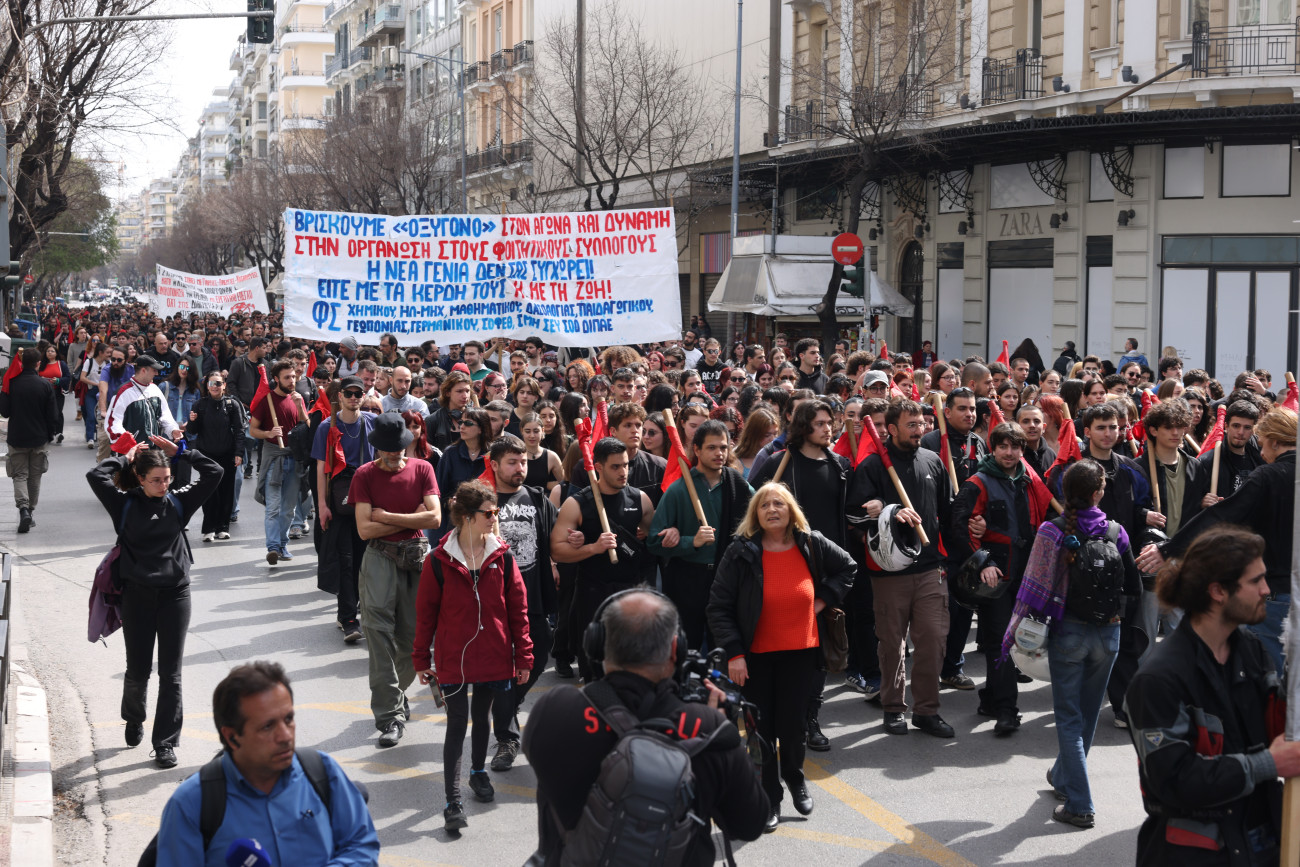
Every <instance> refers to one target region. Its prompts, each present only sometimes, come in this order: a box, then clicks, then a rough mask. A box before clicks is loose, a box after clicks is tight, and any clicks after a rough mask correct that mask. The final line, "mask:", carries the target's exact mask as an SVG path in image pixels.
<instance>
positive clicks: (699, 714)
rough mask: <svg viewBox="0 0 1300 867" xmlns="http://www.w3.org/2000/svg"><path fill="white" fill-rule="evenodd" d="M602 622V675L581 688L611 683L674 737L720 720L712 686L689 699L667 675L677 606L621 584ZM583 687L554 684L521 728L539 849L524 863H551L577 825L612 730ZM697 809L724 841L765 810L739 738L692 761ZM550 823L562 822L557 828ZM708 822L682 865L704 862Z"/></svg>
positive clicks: (750, 831)
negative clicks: (699, 698) (699, 700)
mask: <svg viewBox="0 0 1300 867" xmlns="http://www.w3.org/2000/svg"><path fill="white" fill-rule="evenodd" d="M600 622H601V624H603V626H604V628H605V636H606V637H605V660H604V666H605V678H604V679H603V680H599V681H597V682H596V683H594V684H591V685H589V686H588V687H586V690H591V691H593V692H595V691H600V690H603V689H604V688H606V687H612V688H613V690H612V691H613V692H614V693H615V694H616V696H617V700H618V701H619V702H621V703H622V704H623V706H624V707H626V708H628V709H629V710H630V711H632V713H633V714H635V715H636V716H637V717H638V718H639V719H643V720H645V719H651V718H666V719H669V720H672V721H674V722H676V723H677V730H676V735H677V736H678V737H681V738H683V739H687V738H689V737H697V736H698V737H706V736H707V735H708V734H709V733H710V732H712V731H713V730H714V729H716V728H717V727H718V726H720V725H723V724H724V722H725V719H724V717H723V715H722V714H721V713H720V712H719V711H717V710H716V709H715V708H716V703H717V702H716V699H717V698H719V697H720V693H719V692H718V691H716V690H710V693H711V698H710V701H709V704H708V706H706V705H702V704H688V703H686V702H685V701H683V700H682V699H681V698H680V697H679V695H678V692H677V684H676V683H675V682H674V680H673V673H674V671H675V668H676V663H677V658H678V654H679V653H685V650H686V649H685V648H682V647H678V646H677V634H678V632H679V626H678V618H677V609H676V607H675V606H674V605H673V603H672V602H671V601H670V600H669V599H668V598H667V597H665V596H662V595H660V594H658V593H656V592H654V591H652V590H639V589H638V590H629V591H626V592H624V593H622V594H620V595H619V596H618V597H617V598H615V599H613V600H611V601H610V602H609V604H608V605H607V606H606V608H605V611H604V614H603V615H602V617H601V619H600ZM586 690H579V689H577V688H576V687H567V686H562V687H557V688H556V689H553V690H551V691H550V692H548V693H546V694H545V695H543V696H542V697H541V700H540V701H538V703H537V707H536V708H535V709H534V710H533V712H532V714H531V716H530V718H529V721H528V726H527V728H525V729H524V754H525V755H526V756H527V757H528V762H529V764H531V765H532V767H533V771H534V772H535V773H536V774H537V824H538V847H537V855H536V856H534V858H535V860H533V861H532V862H530V863H533V864H558V863H559V862H560V857H561V854H562V853H563V851H564V836H565V834H566V833H567V832H568V831H570V830H572V829H573V828H574V826H576V825H577V823H578V818H579V817H580V816H581V815H582V811H583V807H584V806H585V804H586V802H587V795H588V792H589V790H590V789H591V787H592V784H593V783H594V782H595V781H596V778H597V776H598V775H599V773H600V765H601V761H602V760H603V759H604V758H605V755H606V754H607V753H609V752H610V751H611V750H612V749H613V748H614V746H615V744H616V743H617V740H618V739H617V736H616V735H615V734H614V732H613V731H611V730H610V729H609V728H607V727H606V726H604V725H602V724H601V722H600V717H599V715H598V713H597V711H596V708H595V706H594V705H593V703H592V699H590V698H589V697H588V694H587V692H586ZM692 768H693V770H694V773H695V779H696V801H695V803H696V810H695V812H696V813H697V814H698V815H700V816H701V817H707V818H708V819H711V820H713V821H714V822H717V823H718V827H719V828H720V829H721V830H722V832H723V833H724V834H725V835H726V836H727V837H728V838H731V839H738V840H755V839H757V838H758V836H759V834H761V833H762V831H763V822H764V819H766V818H767V814H768V802H767V796H766V795H764V793H763V789H762V787H761V786H760V785H759V781H758V777H757V775H756V774H755V773H754V768H753V766H752V765H751V764H750V760H749V756H748V754H747V753H746V751H745V747H744V744H743V743H742V742H741V741H740V740H739V739H738V738H733V739H731V740H730V741H728V740H727V739H725V738H722V737H720V738H719V740H718V741H716V742H715V745H714V746H712V747H711V748H710V749H706V750H704V751H703V752H701V753H699V754H698V755H697V756H696V757H695V758H694V759H692ZM557 820H558V823H560V824H562V825H563V827H562V828H561V827H557ZM709 828H710V826H709V824H708V823H707V822H706V823H705V824H703V825H701V826H700V827H699V829H698V831H697V832H696V835H695V840H694V842H693V844H692V846H691V848H690V849H689V850H688V851H687V853H686V857H685V858H684V859H683V861H682V863H683V864H699V865H709V864H712V863H713V862H714V856H715V853H714V850H713V844H712V841H711V840H710V839H709Z"/></svg>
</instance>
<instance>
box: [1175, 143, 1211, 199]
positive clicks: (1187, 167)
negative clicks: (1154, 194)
mask: <svg viewBox="0 0 1300 867" xmlns="http://www.w3.org/2000/svg"><path fill="white" fill-rule="evenodd" d="M1204 197H1205V148H1203V147H1200V146H1197V147H1191V148H1165V198H1166V199H1200V198H1204Z"/></svg>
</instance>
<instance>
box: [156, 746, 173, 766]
mask: <svg viewBox="0 0 1300 867" xmlns="http://www.w3.org/2000/svg"><path fill="white" fill-rule="evenodd" d="M153 763H154V764H155V765H157V766H158V767H160V768H162V769H163V770H164V771H165V770H167V769H168V768H174V767H176V751H175V750H174V749H172V748H171V747H169V746H161V747H154V749H153Z"/></svg>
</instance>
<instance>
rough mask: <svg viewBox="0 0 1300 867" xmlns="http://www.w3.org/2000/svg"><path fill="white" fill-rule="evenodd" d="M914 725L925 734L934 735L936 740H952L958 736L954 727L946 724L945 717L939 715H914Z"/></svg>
mask: <svg viewBox="0 0 1300 867" xmlns="http://www.w3.org/2000/svg"><path fill="white" fill-rule="evenodd" d="M912 725H914V726H916V727H917V728H919V729H920V730H921V731H923V732H925V733H926V734H927V735H934V736H935V737H936V738H951V737H955V736H956V734H957V733H956V732H954V731H953V730H952V726H950V725H948V723H946V722H944V720H943V717H941V716H939V715H938V714H937V713H935V714H929V715H923V714H917V713H914V714H912Z"/></svg>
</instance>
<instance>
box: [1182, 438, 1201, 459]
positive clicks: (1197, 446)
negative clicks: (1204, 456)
mask: <svg viewBox="0 0 1300 867" xmlns="http://www.w3.org/2000/svg"><path fill="white" fill-rule="evenodd" d="M1183 439H1185V440H1187V444H1188V445H1189V446H1191V447H1192V450H1193V451H1195V452H1196V453H1197V454H1200V451H1201V445H1200V443H1198V442H1197V441H1196V440H1194V439H1192V435H1191V434H1185V435H1184V436H1183Z"/></svg>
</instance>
